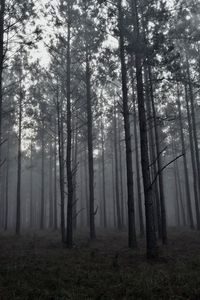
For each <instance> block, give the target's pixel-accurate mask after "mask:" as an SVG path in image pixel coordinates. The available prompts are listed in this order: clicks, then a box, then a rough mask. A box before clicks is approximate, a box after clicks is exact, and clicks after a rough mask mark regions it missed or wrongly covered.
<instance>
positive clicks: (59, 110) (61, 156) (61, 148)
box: [56, 82, 65, 243]
mask: <svg viewBox="0 0 200 300" xmlns="http://www.w3.org/2000/svg"><path fill="white" fill-rule="evenodd" d="M56 107H57V122H58V153H59V173H60V176H59V183H60V200H61V235H62V242H63V243H64V242H65V184H64V176H65V172H64V138H63V114H62V101H60V103H59V86H58V82H57V95H56Z"/></svg>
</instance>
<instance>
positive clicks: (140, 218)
mask: <svg viewBox="0 0 200 300" xmlns="http://www.w3.org/2000/svg"><path fill="white" fill-rule="evenodd" d="M133 92H134V91H133ZM134 98H135V97H134ZM133 117H134V137H135V160H136V161H135V164H136V173H137V192H138V210H139V223H140V236H141V237H144V220H143V210H142V188H141V181H140V165H139V149H138V132H137V113H136V101H135V99H134V101H133Z"/></svg>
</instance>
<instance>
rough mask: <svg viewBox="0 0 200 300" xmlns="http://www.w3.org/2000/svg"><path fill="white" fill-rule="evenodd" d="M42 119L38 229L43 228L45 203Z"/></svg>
mask: <svg viewBox="0 0 200 300" xmlns="http://www.w3.org/2000/svg"><path fill="white" fill-rule="evenodd" d="M44 126H45V125H44V119H42V132H41V134H42V149H41V151H42V162H41V208H40V229H41V230H43V229H44V218H45V216H44V213H45V203H44V160H45V141H44Z"/></svg>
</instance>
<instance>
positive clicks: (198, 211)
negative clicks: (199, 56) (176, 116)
mask: <svg viewBox="0 0 200 300" xmlns="http://www.w3.org/2000/svg"><path fill="white" fill-rule="evenodd" d="M187 77H188V87H189V99H190V107H191V124H192V131H193V141H194V155H195V159H196V171H197V174H196V175H197V177H196V179H197V188H198V199H196V201H195V208H196V219H197V229H198V230H200V209H199V197H200V159H199V146H198V138H197V128H196V116H195V106H194V95H193V88H192V82H191V77H190V68H189V62H188V59H187Z"/></svg>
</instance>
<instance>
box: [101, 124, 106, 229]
mask: <svg viewBox="0 0 200 300" xmlns="http://www.w3.org/2000/svg"><path fill="white" fill-rule="evenodd" d="M101 166H102V187H103V226H104V228H107V214H106V213H107V212H106V178H105V149H104V126H103V120H102V119H101Z"/></svg>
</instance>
